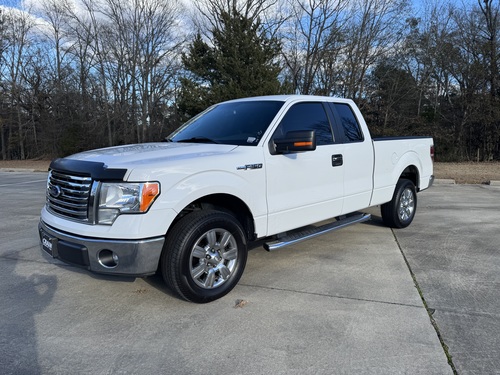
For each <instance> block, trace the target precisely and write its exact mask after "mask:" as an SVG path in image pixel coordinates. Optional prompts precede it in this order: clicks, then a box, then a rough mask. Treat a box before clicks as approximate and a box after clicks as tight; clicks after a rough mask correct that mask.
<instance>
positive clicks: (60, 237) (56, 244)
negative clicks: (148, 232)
mask: <svg viewBox="0 0 500 375" xmlns="http://www.w3.org/2000/svg"><path fill="white" fill-rule="evenodd" d="M38 231H39V235H40V248H41V249H42V251H43V252H44V253H48V254H49V255H50V256H52V257H53V258H57V259H60V260H62V261H63V262H66V263H70V264H74V265H77V266H80V267H84V268H87V269H88V270H90V271H92V272H97V273H105V274H114V275H127V276H147V275H151V274H154V273H155V272H156V270H157V269H158V262H159V260H160V255H161V251H162V248H163V243H164V242H165V237H163V236H161V237H155V238H147V239H139V240H119V239H112V240H105V239H102V238H89V237H80V236H76V235H73V234H69V233H65V232H61V231H58V230H57V229H55V228H52V227H50V226H48V225H47V224H45V223H44V222H43V221H42V220H40V223H39V224H38Z"/></svg>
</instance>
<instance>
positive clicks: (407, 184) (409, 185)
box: [393, 179, 417, 228]
mask: <svg viewBox="0 0 500 375" xmlns="http://www.w3.org/2000/svg"><path fill="white" fill-rule="evenodd" d="M398 185H399V187H398V189H397V191H396V196H395V198H396V199H395V202H394V207H393V211H394V212H393V215H394V221H395V223H396V224H397V225H396V226H397V227H398V228H406V227H407V226H408V225H410V224H411V222H412V221H413V218H414V217H415V213H416V212H417V191H416V189H415V185H414V184H413V182H411V181H410V180H406V179H404V180H400V183H398ZM406 189H410V191H411V193H412V195H413V202H414V207H413V212H412V213H411V216H410V217H409V218H408V219H406V220H401V219H400V217H399V212H398V210H399V205H400V204H401V198H402V197H403V193H404V191H405V190H406Z"/></svg>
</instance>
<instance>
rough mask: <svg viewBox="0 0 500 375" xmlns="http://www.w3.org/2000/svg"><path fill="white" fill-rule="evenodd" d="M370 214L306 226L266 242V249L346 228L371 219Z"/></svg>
mask: <svg viewBox="0 0 500 375" xmlns="http://www.w3.org/2000/svg"><path fill="white" fill-rule="evenodd" d="M370 219H371V215H370V214H363V213H356V214H354V215H351V216H347V217H345V218H343V219H340V220H337V221H334V222H333V223H328V224H325V225H321V226H318V227H312V228H311V227H305V228H304V229H298V230H296V231H293V232H292V233H290V234H287V235H285V236H284V237H281V238H279V239H277V240H275V241H271V242H266V243H264V245H263V246H264V249H266V250H267V251H272V250H278V249H281V248H282V247H285V246H289V245H294V244H296V243H298V242H302V241H305V240H309V239H311V238H314V237H317V236H321V235H322V234H325V233H329V232H332V231H334V230H338V229H342V228H345V227H347V226H349V225H353V224H357V223H362V222H364V221H367V220H370Z"/></svg>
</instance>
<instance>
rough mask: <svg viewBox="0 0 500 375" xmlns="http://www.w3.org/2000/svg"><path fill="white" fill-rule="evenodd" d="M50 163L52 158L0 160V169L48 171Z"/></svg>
mask: <svg viewBox="0 0 500 375" xmlns="http://www.w3.org/2000/svg"><path fill="white" fill-rule="evenodd" d="M49 165H50V160H0V169H8V170H16V169H30V170H35V171H40V172H42V171H43V172H46V171H47V170H48V169H49Z"/></svg>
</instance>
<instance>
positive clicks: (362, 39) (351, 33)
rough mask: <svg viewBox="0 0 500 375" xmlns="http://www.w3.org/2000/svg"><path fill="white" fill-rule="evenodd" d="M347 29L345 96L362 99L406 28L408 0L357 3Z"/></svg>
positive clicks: (352, 3) (365, 0)
mask: <svg viewBox="0 0 500 375" xmlns="http://www.w3.org/2000/svg"><path fill="white" fill-rule="evenodd" d="M350 4H351V6H352V17H351V18H350V22H349V27H348V28H347V30H346V33H345V37H346V48H345V51H344V54H345V60H344V64H343V69H344V78H343V84H342V86H343V95H344V96H346V97H350V98H360V97H361V96H362V95H363V94H364V85H365V77H366V74H367V72H368V70H369V69H370V68H371V67H373V66H374V64H375V63H376V62H377V60H378V59H379V58H380V57H381V56H386V55H388V54H390V53H391V51H392V50H393V49H394V47H395V46H397V43H398V41H399V38H398V37H399V36H401V33H402V31H403V29H404V19H405V18H406V17H404V15H405V11H406V10H407V9H408V8H407V6H408V3H407V2H406V1H405V0H354V1H352V2H351V3H350Z"/></svg>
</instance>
